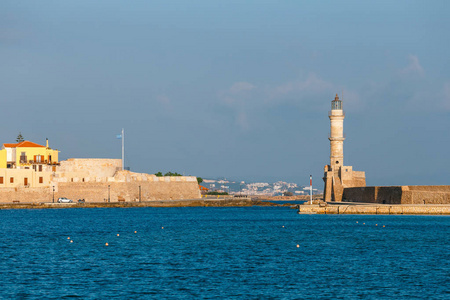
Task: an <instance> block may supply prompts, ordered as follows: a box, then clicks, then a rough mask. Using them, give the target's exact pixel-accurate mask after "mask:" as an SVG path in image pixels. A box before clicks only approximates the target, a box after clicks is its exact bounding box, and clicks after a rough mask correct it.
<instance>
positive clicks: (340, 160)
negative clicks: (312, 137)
mask: <svg viewBox="0 0 450 300" xmlns="http://www.w3.org/2000/svg"><path fill="white" fill-rule="evenodd" d="M328 117H329V118H330V134H329V136H328V139H329V140H330V164H329V165H326V166H325V167H324V177H323V180H324V184H325V186H324V200H325V201H337V202H340V201H342V196H343V193H344V188H346V187H362V186H366V175H365V172H361V171H353V167H352V166H345V165H344V140H345V136H344V118H345V113H344V110H343V103H342V101H341V100H339V97H338V95H337V94H336V97H335V99H334V100H333V101H331V111H330V112H329V113H328Z"/></svg>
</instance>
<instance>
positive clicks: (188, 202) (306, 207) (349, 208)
mask: <svg viewBox="0 0 450 300" xmlns="http://www.w3.org/2000/svg"><path fill="white" fill-rule="evenodd" d="M280 202H281V201H280V200H278V201H276V202H271V201H270V200H262V199H261V200H260V199H250V198H244V199H242V198H241V199H233V198H232V199H183V200H153V201H143V202H109V203H108V202H87V203H51V202H50V203H48V202H46V203H0V210H5V209H65V208H135V207H249V206H277V207H280V206H281V207H290V208H291V209H296V210H297V213H298V214H346V215H450V205H445V204H441V205H439V204H435V205H433V204H430V205H411V204H409V205H407V204H403V205H401V204H398V205H383V204H366V203H348V204H347V203H339V204H337V203H320V204H313V205H310V204H308V203H305V204H301V205H299V204H295V203H289V202H288V201H283V202H286V203H280Z"/></svg>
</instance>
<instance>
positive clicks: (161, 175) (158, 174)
mask: <svg viewBox="0 0 450 300" xmlns="http://www.w3.org/2000/svg"><path fill="white" fill-rule="evenodd" d="M155 175H156V176H158V177H163V174H162V173H161V172H158V173H155Z"/></svg>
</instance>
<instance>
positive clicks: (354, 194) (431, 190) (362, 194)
mask: <svg viewBox="0 0 450 300" xmlns="http://www.w3.org/2000/svg"><path fill="white" fill-rule="evenodd" d="M343 201H347V202H363V203H379V204H450V186H448V185H434V186H429V185H428V186H425V185H422V186H371V187H354V188H345V189H344V196H343Z"/></svg>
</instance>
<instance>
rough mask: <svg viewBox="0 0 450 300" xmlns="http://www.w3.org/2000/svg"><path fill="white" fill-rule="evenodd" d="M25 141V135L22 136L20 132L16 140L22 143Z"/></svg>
mask: <svg viewBox="0 0 450 300" xmlns="http://www.w3.org/2000/svg"><path fill="white" fill-rule="evenodd" d="M23 141H24V139H23V136H22V132H19V135H18V136H17V138H16V142H18V143H21V142H23Z"/></svg>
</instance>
